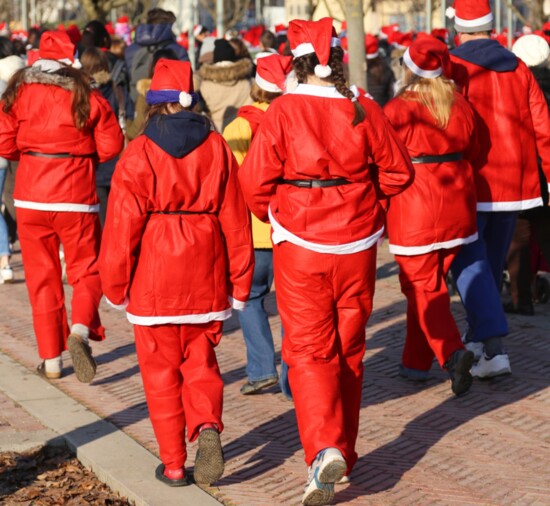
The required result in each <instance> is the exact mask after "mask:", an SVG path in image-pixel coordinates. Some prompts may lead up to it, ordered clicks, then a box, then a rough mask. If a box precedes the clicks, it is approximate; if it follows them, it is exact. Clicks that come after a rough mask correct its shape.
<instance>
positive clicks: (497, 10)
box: [495, 0, 502, 33]
mask: <svg viewBox="0 0 550 506" xmlns="http://www.w3.org/2000/svg"><path fill="white" fill-rule="evenodd" d="M501 14H502V9H501V4H500V0H495V29H496V31H497V33H500V32H501V31H502V15H501Z"/></svg>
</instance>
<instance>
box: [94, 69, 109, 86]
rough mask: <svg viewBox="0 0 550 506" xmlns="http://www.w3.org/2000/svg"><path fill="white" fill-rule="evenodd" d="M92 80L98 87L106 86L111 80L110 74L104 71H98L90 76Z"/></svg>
mask: <svg viewBox="0 0 550 506" xmlns="http://www.w3.org/2000/svg"><path fill="white" fill-rule="evenodd" d="M92 78H93V80H94V81H95V83H96V84H97V85H98V86H102V85H104V84H107V83H108V82H110V81H111V80H112V76H111V73H110V72H107V71H106V70H100V71H99V72H96V73H95V74H92Z"/></svg>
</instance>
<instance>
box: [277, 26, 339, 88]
mask: <svg viewBox="0 0 550 506" xmlns="http://www.w3.org/2000/svg"><path fill="white" fill-rule="evenodd" d="M287 36H288V40H289V42H290V50H291V51H292V54H293V55H294V57H295V58H299V57H300V56H305V55H306V54H311V53H315V55H316V56H317V58H318V60H319V64H318V65H315V75H316V76H317V77H321V78H323V77H328V76H330V74H332V69H331V68H330V66H329V64H328V62H329V58H330V50H331V48H333V47H338V46H340V39H339V38H338V36H337V35H336V30H334V28H333V26H332V18H322V19H320V20H319V21H304V20H302V19H295V20H293V21H291V22H290V24H289V25H288V33H287Z"/></svg>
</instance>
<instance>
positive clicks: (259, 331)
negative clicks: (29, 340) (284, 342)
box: [238, 249, 290, 396]
mask: <svg viewBox="0 0 550 506" xmlns="http://www.w3.org/2000/svg"><path fill="white" fill-rule="evenodd" d="M254 258H255V262H256V264H255V267H254V276H253V279H252V288H251V289H250V298H249V299H248V302H247V303H246V308H245V310H244V311H240V312H239V313H238V315H239V321H240V323H241V328H242V331H243V336H244V342H245V344H246V374H247V376H248V380H249V381H260V380H264V379H268V378H276V377H277V368H276V367H275V350H274V347H273V335H272V334H271V328H270V326H269V320H268V316H267V312H266V310H265V308H264V299H265V296H266V295H267V294H268V293H269V291H270V290H271V285H272V284H273V251H272V250H269V249H265V250H264V249H256V250H254ZM280 384H281V390H282V391H283V393H284V394H285V395H287V396H290V387H289V386H288V368H287V366H286V364H284V363H283V364H282V366H281V378H280Z"/></svg>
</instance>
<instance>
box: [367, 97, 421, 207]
mask: <svg viewBox="0 0 550 506" xmlns="http://www.w3.org/2000/svg"><path fill="white" fill-rule="evenodd" d="M363 102H364V101H363V100H362V103H363ZM396 102H397V101H392V102H390V103H389V104H388V106H390V107H389V108H388V109H387V110H388V112H390V111H391V110H392V107H393V105H392V104H395V103H396ZM374 105H375V104H374ZM374 105H373V104H369V107H368V110H367V118H368V119H369V120H370V124H368V123H367V124H366V125H365V127H366V128H365V131H366V135H367V138H368V140H369V144H370V146H371V150H372V152H371V155H372V160H373V162H374V164H375V165H376V167H377V171H376V173H375V178H374V183H375V186H376V191H377V193H378V196H379V197H381V198H387V197H391V196H393V195H397V194H399V193H401V192H402V191H403V190H405V189H406V188H408V187H409V186H410V185H411V184H412V182H413V180H414V168H413V166H412V163H411V158H410V156H409V153H408V151H407V148H405V146H404V145H403V143H402V142H401V141H400V140H399V138H398V136H397V133H396V132H395V130H394V129H393V128H392V127H391V125H390V124H389V122H388V120H387V119H386V117H385V116H384V114H383V113H382V110H381V109H380V108H378V107H375V106H374ZM365 109H367V108H366V107H365Z"/></svg>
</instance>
